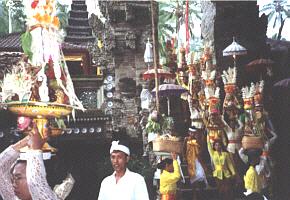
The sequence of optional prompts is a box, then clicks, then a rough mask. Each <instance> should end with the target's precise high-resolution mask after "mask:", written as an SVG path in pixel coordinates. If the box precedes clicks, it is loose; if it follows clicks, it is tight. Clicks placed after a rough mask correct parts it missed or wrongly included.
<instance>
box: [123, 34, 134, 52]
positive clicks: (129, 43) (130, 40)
mask: <svg viewBox="0 0 290 200" xmlns="http://www.w3.org/2000/svg"><path fill="white" fill-rule="evenodd" d="M125 43H126V47H129V48H130V49H136V35H135V33H134V32H133V31H128V32H127V33H126V34H125Z"/></svg>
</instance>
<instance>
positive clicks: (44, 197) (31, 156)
mask: <svg viewBox="0 0 290 200" xmlns="http://www.w3.org/2000/svg"><path fill="white" fill-rule="evenodd" d="M27 153H28V159H27V166H26V177H27V184H28V187H29V191H30V194H31V196H32V200H58V198H57V196H56V194H55V193H54V192H53V191H52V189H51V188H50V186H49V185H48V183H47V180H46V172H45V167H44V163H43V159H42V153H41V151H35V150H31V151H29V152H27ZM18 157H19V152H18V151H15V150H14V149H13V148H12V147H11V146H10V147H8V148H7V149H6V150H5V151H3V152H2V153H1V154H0V161H1V162H0V195H1V196H2V198H3V200H18V198H17V197H16V196H15V194H14V191H13V186H12V181H11V174H10V169H11V166H12V165H13V163H14V162H15V161H16V160H17V158H18Z"/></svg>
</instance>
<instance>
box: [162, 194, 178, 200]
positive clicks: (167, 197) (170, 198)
mask: <svg viewBox="0 0 290 200" xmlns="http://www.w3.org/2000/svg"><path fill="white" fill-rule="evenodd" d="M161 200H176V198H175V194H162V195H161Z"/></svg>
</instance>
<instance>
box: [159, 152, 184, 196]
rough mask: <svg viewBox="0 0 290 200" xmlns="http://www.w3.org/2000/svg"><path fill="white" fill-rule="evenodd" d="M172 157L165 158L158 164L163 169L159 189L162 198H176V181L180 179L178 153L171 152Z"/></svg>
mask: <svg viewBox="0 0 290 200" xmlns="http://www.w3.org/2000/svg"><path fill="white" fill-rule="evenodd" d="M171 157H172V159H170V158H165V159H164V160H162V161H161V162H160V163H159V164H158V165H157V168H158V169H161V170H162V172H161V175H160V189H159V190H160V194H161V200H176V188H177V187H176V183H177V182H178V180H179V179H180V171H179V166H178V163H177V160H176V158H177V155H176V153H171Z"/></svg>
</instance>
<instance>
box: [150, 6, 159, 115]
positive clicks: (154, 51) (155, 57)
mask: <svg viewBox="0 0 290 200" xmlns="http://www.w3.org/2000/svg"><path fill="white" fill-rule="evenodd" d="M153 2H154V1H153V0H151V21H152V39H153V61H154V62H153V64H154V69H155V88H156V110H157V112H158V113H159V95H158V93H159V90H158V88H159V82H158V65H157V53H156V38H155V9H154V3H153Z"/></svg>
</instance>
